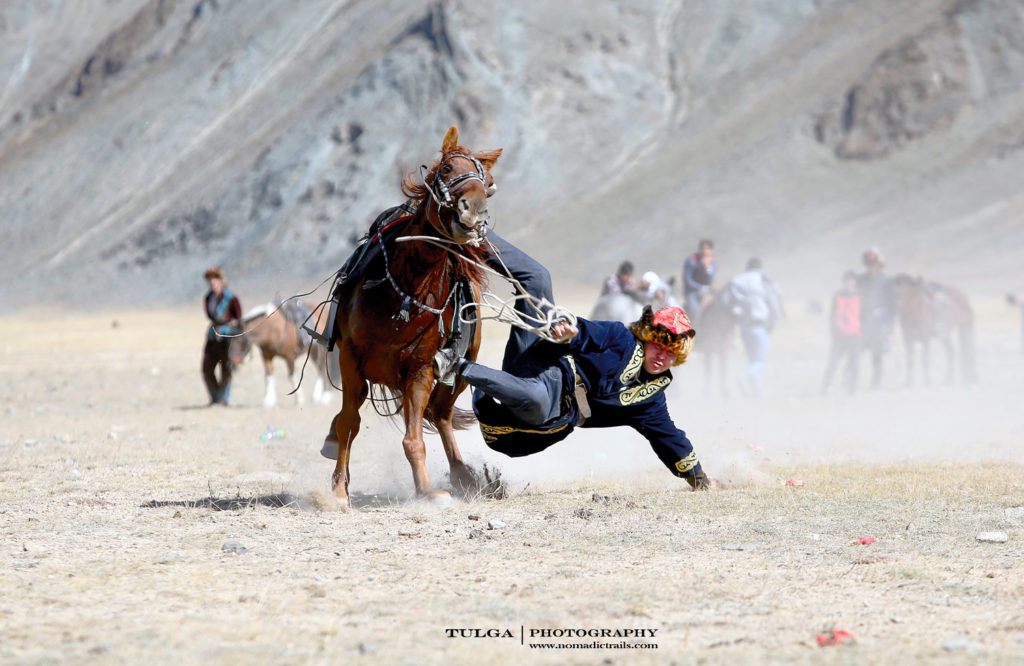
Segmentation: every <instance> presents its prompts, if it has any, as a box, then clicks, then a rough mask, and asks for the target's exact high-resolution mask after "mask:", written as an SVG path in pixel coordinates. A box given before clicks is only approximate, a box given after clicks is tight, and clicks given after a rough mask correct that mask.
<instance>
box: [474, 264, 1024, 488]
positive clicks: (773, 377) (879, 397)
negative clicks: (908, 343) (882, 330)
mask: <svg viewBox="0 0 1024 666" xmlns="http://www.w3.org/2000/svg"><path fill="white" fill-rule="evenodd" d="M860 251H861V248H851V251H850V253H849V255H850V261H849V262H848V264H847V265H839V266H837V267H836V269H835V270H834V271H833V272H832V274H831V275H824V274H823V275H817V276H814V277H813V278H805V279H804V281H803V282H802V283H795V282H794V281H793V279H792V277H791V276H790V275H786V274H785V273H784V272H782V271H779V273H782V274H783V275H784V276H785V277H778V278H775V274H776V272H775V271H773V262H772V259H771V258H767V259H766V260H765V271H766V273H767V274H769V275H770V276H772V277H773V278H775V279H776V281H777V283H778V285H779V288H780V290H781V292H782V294H783V298H784V305H785V309H786V318H785V319H784V320H782V321H781V322H779V323H778V324H777V325H776V327H775V329H774V330H773V334H772V341H771V348H770V351H769V354H768V362H767V367H766V369H765V372H764V391H763V394H762V396H761V397H760V399H757V400H754V399H750V398H747V397H744V396H743V395H742V391H741V388H740V384H741V377H742V375H743V374H744V372H745V371H746V366H747V362H746V357H745V354H744V350H743V347H742V344H741V342H740V340H739V336H738V335H736V334H735V333H734V334H733V336H732V339H731V342H730V343H729V344H728V347H727V349H728V352H727V365H726V371H725V372H724V373H720V374H715V373H713V372H712V368H710V367H709V363H708V362H709V358H708V356H709V355H708V354H707V353H706V352H703V351H702V349H701V343H702V339H701V334H700V329H699V328H698V331H697V338H696V341H695V347H694V352H693V354H692V355H691V357H690V360H689V361H688V362H687V363H686V364H685V365H683V366H680V367H677V368H675V369H674V370H673V375H674V381H673V384H672V385H671V386H670V387H669V388H668V400H669V408H670V412H671V414H672V417H673V420H674V421H675V422H676V425H677V426H679V427H680V428H681V429H683V430H684V431H686V433H687V435H688V437H689V438H690V440H691V441H692V442H693V445H694V448H695V450H696V451H697V453H698V456H699V457H700V458H701V460H702V462H703V464H704V467H705V469H706V470H707V472H708V473H709V474H710V475H712V476H714V477H717V478H720V479H722V480H723V481H726V482H731V483H734V484H751V483H753V484H762V483H777V482H778V481H779V480H780V478H781V479H782V480H785V478H784V477H785V474H786V469H787V468H788V467H797V466H807V465H818V464H822V465H841V464H844V463H868V464H871V463H878V464H892V463H905V462H906V463H914V462H929V463H936V462H937V463H948V464H950V465H956V464H959V463H970V462H977V461H982V460H996V461H1007V462H1012V463H1018V464H1022V463H1024V412H1022V411H1021V410H1020V409H1019V405H1020V404H1021V403H1022V398H1024V382H1021V380H1020V376H1021V371H1022V369H1024V349H1022V339H1021V338H1022V332H1021V313H1020V309H1019V307H1010V306H1009V305H1008V304H1007V303H1006V300H1005V298H1004V295H1003V294H999V293H995V292H994V290H988V291H986V289H985V287H984V286H980V287H979V286H972V285H971V284H969V283H967V284H963V283H957V284H955V285H954V286H957V287H959V288H960V289H962V290H963V291H965V292H966V293H967V295H968V296H969V297H970V299H971V304H972V308H973V311H974V319H975V346H976V354H977V365H978V375H979V381H978V382H977V383H976V384H966V383H964V382H963V381H962V377H961V369H960V367H959V354H958V352H955V353H954V361H953V362H954V373H953V380H952V382H951V383H947V381H946V372H947V359H946V354H945V351H944V349H943V346H942V344H941V343H940V342H939V341H938V340H933V341H932V342H931V344H930V381H929V382H928V383H927V384H925V383H924V381H923V379H922V376H921V360H920V354H921V352H920V350H919V349H917V350H915V352H914V353H915V354H916V355H917V356H916V359H915V366H916V368H915V377H914V381H913V383H912V384H910V385H908V384H907V381H906V374H907V353H906V350H905V349H904V346H903V339H902V331H901V330H900V328H899V325H898V324H897V326H896V328H895V329H894V331H893V333H892V336H891V338H890V349H889V352H888V353H887V354H885V355H884V363H883V374H882V380H881V383H880V385H879V387H878V388H877V389H872V388H870V384H871V371H872V369H871V359H870V355H869V354H868V353H866V352H865V353H863V354H862V355H861V356H860V364H859V381H858V385H857V388H856V391H855V392H854V393H852V394H849V393H847V392H846V391H845V390H844V389H843V387H842V382H841V381H840V380H841V375H842V369H841V368H840V370H839V371H837V372H836V376H835V377H834V378H833V381H832V385H831V388H830V390H829V392H828V393H827V394H824V395H823V394H822V392H821V386H822V379H823V375H824V372H825V365H826V362H827V359H828V354H829V345H830V336H829V325H828V308H829V303H830V300H831V297H832V295H833V294H834V293H835V291H837V290H838V289H839V287H840V276H841V275H842V273H843V271H845V270H847V269H853V270H857V272H860V270H862V268H863V267H862V266H860V265H859V263H860V262H859V259H860ZM684 257H685V255H682V256H681V257H680V261H679V264H680V266H681V264H682V259H683V258H684ZM630 259H632V260H633V262H634V263H635V264H636V265H637V269H638V271H640V272H642V271H644V270H646V269H647V267H645V266H644V264H643V261H642V260H641V259H640V258H638V257H630ZM887 259H888V265H887V273H888V274H889V275H895V274H897V273H899V272H901V271H903V270H907V269H906V268H904V267H903V266H901V265H900V264H901V262H900V261H899V259H898V258H893V257H888V258H887ZM782 263H783V261H781V260H780V261H779V262H778V264H782ZM785 263H786V264H788V265H792V263H793V261H792V259H791V258H786V262H785ZM658 268H659V267H655V270H657V269H658ZM741 269H742V265H740V264H739V263H738V262H737V261H736V260H735V258H733V260H732V261H729V260H727V261H720V263H719V274H718V277H717V278H716V285H718V286H721V285H723V284H725V283H726V282H727V281H728V280H729V278H731V277H732V276H733V275H735V274H737V273H739V272H740V270H741ZM613 270H614V266H612V267H609V271H608V272H609V273H611V272H612V271H613ZM661 272H662V274H663V275H665V274H672V269H671V268H670V267H664V270H663V271H661ZM552 273H553V275H554V280H555V294H556V299H557V300H558V301H559V302H560V303H561V304H564V305H567V306H569V307H570V308H572V309H573V310H574V311H575V312H577V313H578V314H580V315H582V316H588V315H589V313H590V310H591V308H592V306H593V303H594V300H596V296H597V294H598V291H599V287H600V285H599V284H589V285H583V284H580V283H579V282H574V281H573V276H564V275H558V274H557V271H555V270H553V271H552ZM939 273H940V271H937V270H936V271H934V272H931V273H930V274H926V277H933V276H934V278H936V279H938V280H939V281H943V280H942V277H941V275H940V274H939ZM675 274H676V275H677V278H676V279H677V280H678V279H679V277H678V270H677V271H676V273H675ZM991 282H992V280H991V276H988V279H987V280H986V282H985V284H990V283H991ZM504 330H507V329H504ZM504 330H502V327H501V326H499V325H492V326H490V328H489V330H488V331H487V333H486V335H485V342H484V346H483V349H482V352H481V359H482V360H483V361H484V362H485V363H491V364H493V365H498V364H499V359H500V351H501V348H502V345H503V344H504V337H503V336H504ZM954 340H955V338H954ZM723 375H724V376H723ZM470 438H472V439H473V441H472V443H471V444H470V442H469V441H467V440H469V439H470ZM461 440H462V441H466V444H465V445H464V446H463V450H464V451H470V452H479V451H484V453H483V454H479V456H478V457H479V458H480V459H481V460H485V461H487V462H488V463H489V464H491V465H497V466H500V467H501V469H502V470H503V472H504V474H505V477H506V478H507V479H509V480H512V481H514V482H517V483H520V484H527V483H531V484H534V485H536V484H542V485H543V484H558V483H563V482H578V481H582V480H587V479H593V480H601V481H616V482H620V483H641V484H651V483H653V484H657V485H659V486H661V485H664V486H665V487H672V486H674V485H676V484H677V483H678V480H676V479H674V478H673V477H671V475H669V474H668V472H667V470H665V469H664V468H663V466H662V465H661V463H660V462H659V461H658V459H657V458H656V456H655V455H654V453H653V451H651V449H650V447H649V446H648V445H647V443H646V441H645V440H644V439H643V438H642V437H640V436H639V435H638V434H637V433H635V432H634V431H632V430H631V429H629V428H614V429H602V430H596V429H595V430H589V429H577V430H576V432H574V433H573V434H572V435H571V436H570V437H569V438H568V439H566V440H564V441H563V442H561V443H559V444H557V445H555V446H553V447H552V448H550V449H548V450H547V451H545V452H543V453H540V454H537V455H535V456H531V457H528V458H520V459H509V458H506V457H504V456H501V455H498V454H495V453H494V452H491V451H488V450H486V449H485V447H484V446H483V443H482V441H480V440H479V436H478V435H477V433H472V434H462V435H461ZM468 457H472V456H468Z"/></svg>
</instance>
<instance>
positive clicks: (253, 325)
mask: <svg viewBox="0 0 1024 666" xmlns="http://www.w3.org/2000/svg"><path fill="white" fill-rule="evenodd" d="M300 324H301V321H299V322H296V321H294V320H293V319H290V318H288V317H287V316H285V314H284V312H283V310H282V309H279V308H277V307H276V306H275V305H274V304H273V303H268V304H267V305H264V306H260V307H259V308H255V309H253V310H250V311H249V312H248V313H247V314H246V315H245V317H244V318H243V320H242V334H241V335H239V336H238V337H235V338H232V339H231V346H230V350H229V355H230V356H231V362H232V363H234V364H235V365H237V364H238V363H241V361H242V360H243V359H244V358H245V357H246V356H247V355H248V354H249V351H250V350H251V349H252V347H253V346H255V347H256V348H258V349H259V353H260V356H261V357H262V359H263V371H264V375H263V380H264V386H265V387H266V391H265V393H264V395H263V406H264V407H273V406H274V405H276V404H277V385H276V380H275V379H274V359H276V358H280V359H283V360H284V362H285V366H286V368H287V370H288V381H289V382H290V384H291V390H292V391H294V392H295V399H296V402H298V404H300V405H301V404H303V403H304V401H305V398H304V395H303V393H302V391H301V390H299V389H298V387H297V385H296V384H295V365H296V361H297V360H300V359H302V358H303V357H304V355H305V353H306V351H307V349H308V350H309V363H310V365H311V366H312V367H313V368H315V370H316V382H315V383H314V385H313V400H314V401H315V402H320V403H327V402H330V399H331V394H330V391H329V389H328V386H329V385H330V377H329V373H328V370H327V350H326V349H324V348H323V347H321V346H320V345H316V344H314V345H312V346H310V343H309V337H308V336H300V335H299V325H300Z"/></svg>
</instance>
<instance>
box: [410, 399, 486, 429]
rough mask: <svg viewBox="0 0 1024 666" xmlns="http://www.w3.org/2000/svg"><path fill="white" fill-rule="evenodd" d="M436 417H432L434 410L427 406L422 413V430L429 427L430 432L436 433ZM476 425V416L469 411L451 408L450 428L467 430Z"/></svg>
mask: <svg viewBox="0 0 1024 666" xmlns="http://www.w3.org/2000/svg"><path fill="white" fill-rule="evenodd" d="M436 419H437V417H436V416H435V415H434V410H433V408H432V407H430V405H427V409H426V411H424V412H423V420H424V424H423V425H424V428H427V427H429V431H430V432H437V428H436V426H435V421H436ZM474 425H476V414H474V413H473V412H472V410H469V409H462V408H461V407H452V427H453V428H455V429H456V430H468V429H469V428H472V427H473V426H474Z"/></svg>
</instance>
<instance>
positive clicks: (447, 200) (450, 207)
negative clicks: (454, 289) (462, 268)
mask: <svg viewBox="0 0 1024 666" xmlns="http://www.w3.org/2000/svg"><path fill="white" fill-rule="evenodd" d="M457 157H461V158H463V159H466V160H469V161H470V162H472V163H473V166H474V167H476V170H475V171H465V172H463V173H460V174H458V175H456V176H453V177H452V178H450V179H449V180H445V179H444V178H443V177H442V176H441V172H442V170H443V167H444V165H445V164H447V163H448V162H450V161H451V160H453V159H455V158H457ZM426 169H427V167H426V165H420V177H421V178H422V179H423V184H424V185H425V186H426V189H427V192H429V193H430V198H431V199H433V200H434V203H435V204H437V217H438V221H439V222H441V224H442V225H443V224H444V222H443V221H442V220H441V214H442V213H443V212H445V211H449V212H450V213H452V214H453V215H454V216H455V217H454V219H453V220H451V221H450V222H449V223H448V226H449V227H451V226H452V225H453V224H459V225H461V226H462V227H463V228H466V229H469V227H466V226H465V225H463V224H462V223H461V221H459V216H460V214H459V212H458V211H457V210H456V206H457V201H458V199H457V198H456V193H455V189H456V187H457V186H458V185H459V184H460V183H463V182H465V181H467V180H478V181H480V182H481V183H482V184H483V186H484V192H485V193H486V194H487V196H488V197H490V196H491V195H492V194H494V193H495V192H496V191H497V188H496V187H495V186H494V181H493V180H492V181H491V184H490V185H488V184H487V177H488V174H487V171H486V170H485V169H484V165H483V164H482V163H481V162H480V160H478V159H477V158H475V157H473V156H472V155H469V154H466V153H449V154H448V155H445V156H443V157H442V158H441V160H440V161H439V162H438V163H437V166H436V167H435V168H434V177H433V178H429V179H428V176H429V173H425V171H426ZM427 218H428V220H429V218H430V216H429V214H428V215H427ZM487 222H488V221H487V219H486V217H481V218H480V219H479V220H478V221H477V224H476V225H475V226H474V227H473V228H472V230H475V231H476V232H477V234H478V235H479V237H481V238H482V237H483V236H486V235H487ZM430 225H431V226H432V227H434V229H435V230H436V231H437V232H438V233H439V234H441V236H443V237H447V238H449V239H451V238H452V236H451V233H450V232H448V231H446V230H445V229H443V228H439V227H438V226H437V225H435V224H434V223H433V222H430ZM480 227H483V229H480ZM470 242H472V241H470ZM474 244H475V243H474Z"/></svg>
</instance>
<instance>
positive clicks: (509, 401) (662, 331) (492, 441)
mask: <svg viewBox="0 0 1024 666" xmlns="http://www.w3.org/2000/svg"><path fill="white" fill-rule="evenodd" d="M551 333H552V335H553V337H554V338H555V339H559V340H561V342H560V343H553V342H547V341H543V340H538V341H536V342H534V343H533V344H531V345H530V346H529V347H526V348H525V349H524V350H522V352H521V353H519V354H518V355H512V357H511V358H510V354H509V353H508V350H506V358H505V363H503V364H502V367H503V369H502V370H495V369H493V368H488V367H486V366H483V365H480V364H478V363H474V362H471V361H468V360H466V359H465V358H461V357H454V356H453V355H452V354H448V355H447V356H444V357H442V358H439V359H438V365H439V366H440V367H439V370H440V371H441V372H442V374H444V375H451V376H458V377H460V378H461V379H462V380H464V381H465V382H467V383H468V384H469V385H470V386H472V387H474V389H475V390H474V391H473V411H474V412H475V413H476V416H477V420H478V421H479V422H480V430H481V432H482V433H483V437H484V441H485V442H486V443H487V446H489V447H490V448H492V449H494V450H495V451H499V452H501V453H504V454H505V455H508V456H513V457H518V456H527V455H530V454H533V453H538V452H540V451H543V450H544V449H546V448H548V447H549V446H551V445H552V444H555V443H556V442H559V441H561V440H562V439H564V438H565V437H566V436H568V434H569V433H570V432H572V431H573V429H574V428H576V427H577V426H579V427H584V428H608V427H613V426H629V427H631V428H633V429H634V430H636V431H637V432H639V433H640V434H641V435H643V436H644V437H645V438H646V439H647V441H648V442H649V443H650V445H651V448H652V449H654V452H655V454H657V456H658V458H660V459H661V461H662V463H664V464H665V466H666V467H667V468H668V469H669V471H671V472H672V473H673V474H674V475H676V476H678V477H682V478H684V479H686V481H687V482H688V483H689V484H690V486H691V487H693V488H694V489H697V490H705V489H707V488H710V487H715V486H717V485H718V484H717V482H716V481H713V480H711V479H709V478H708V476H707V475H706V474H705V473H704V470H703V469H702V468H701V465H700V462H699V461H698V460H697V455H696V454H695V453H694V451H693V446H692V445H691V444H690V440H689V439H687V437H686V434H685V433H684V432H683V431H682V430H680V429H679V428H677V427H676V426H675V424H674V423H673V422H672V419H671V417H670V416H669V413H668V405H667V403H666V400H665V392H664V389H665V387H667V386H668V385H669V383H670V382H671V381H672V373H671V372H670V368H671V367H672V366H676V365H680V364H682V363H684V362H685V361H686V357H687V355H688V354H689V353H690V349H691V348H692V346H693V337H694V330H693V328H692V327H691V326H690V320H689V318H688V317H687V316H686V313H685V312H684V311H683V310H682V309H681V308H678V307H663V308H661V309H660V310H658V311H657V312H654V311H653V310H652V309H651V307H650V306H647V307H646V308H645V309H644V312H643V315H642V316H641V318H640V320H639V321H636V322H633V323H632V324H631V325H630V326H629V328H627V327H626V326H624V325H623V324H621V323H619V322H611V321H590V320H586V319H582V318H581V319H579V320H578V321H577V324H576V325H572V324H570V323H568V322H566V321H559V322H556V323H555V324H554V325H552V327H551ZM510 346H513V347H514V341H513V340H510Z"/></svg>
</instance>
